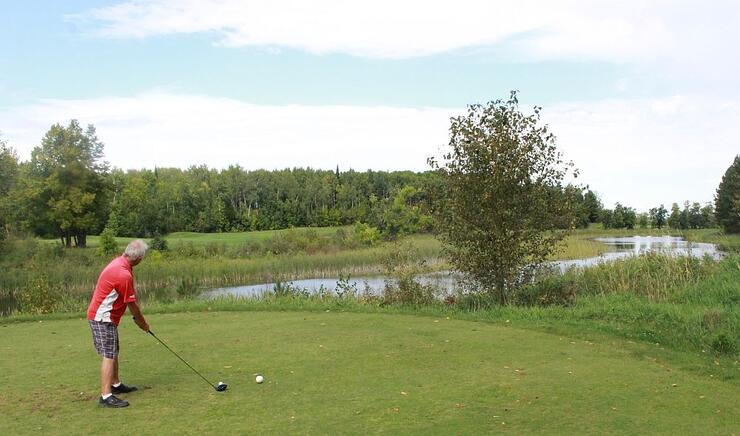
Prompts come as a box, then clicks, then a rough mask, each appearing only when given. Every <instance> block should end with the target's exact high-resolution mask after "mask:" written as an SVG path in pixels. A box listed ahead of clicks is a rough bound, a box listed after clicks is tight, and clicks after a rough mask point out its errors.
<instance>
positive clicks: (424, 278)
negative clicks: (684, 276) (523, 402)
mask: <svg viewBox="0 0 740 436" xmlns="http://www.w3.org/2000/svg"><path fill="white" fill-rule="evenodd" d="M596 240H597V241H599V242H601V243H602V244H604V245H605V246H606V248H605V249H606V251H605V252H604V253H603V254H602V255H601V256H597V257H590V258H585V259H574V260H563V261H557V262H552V263H551V265H553V266H555V267H558V268H560V270H561V271H563V272H564V271H566V270H568V269H569V268H574V267H577V268H584V267H588V266H591V265H595V264H597V263H599V262H608V261H612V260H616V259H620V258H624V257H628V256H636V255H639V254H641V253H645V252H648V251H653V252H663V253H668V254H672V255H677V256H696V257H704V256H705V255H708V256H711V257H713V258H715V259H719V258H720V257H721V253H720V252H719V251H718V250H717V247H716V246H715V245H714V244H707V243H702V242H688V241H686V240H684V239H683V238H679V237H673V236H631V237H621V238H596ZM340 279H341V278H340V277H334V278H313V279H302V280H293V281H290V282H285V283H282V284H281V285H286V284H288V283H289V284H290V286H291V287H293V288H298V289H300V290H305V291H308V292H309V293H319V292H327V293H336V291H337V285H338V284H339V287H340V292H341V289H342V286H346V285H350V286H352V287H354V288H355V289H356V290H357V291H359V292H368V293H371V294H380V293H381V292H382V290H383V288H384V286H385V281H386V279H387V277H384V276H368V277H352V278H350V279H349V280H348V281H346V280H345V281H343V282H340ZM459 279H460V276H459V275H458V274H456V273H451V272H449V271H442V272H436V273H430V274H423V275H420V276H419V277H418V280H419V282H421V283H422V284H424V285H433V286H435V287H436V288H438V289H442V290H447V291H450V292H451V291H453V290H454V289H455V287H456V286H457V284H458V282H459ZM276 285H277V283H260V284H255V285H247V286H233V287H226V288H215V289H210V290H207V291H205V292H203V293H202V294H201V298H204V299H213V298H218V297H223V296H235V297H260V296H262V295H264V294H267V293H269V292H272V291H273V290H274V288H275V286H276Z"/></svg>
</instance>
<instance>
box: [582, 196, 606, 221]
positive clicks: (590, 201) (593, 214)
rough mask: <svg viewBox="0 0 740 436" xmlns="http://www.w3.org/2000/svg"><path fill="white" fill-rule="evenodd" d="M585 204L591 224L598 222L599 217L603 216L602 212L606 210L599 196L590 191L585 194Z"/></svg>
mask: <svg viewBox="0 0 740 436" xmlns="http://www.w3.org/2000/svg"><path fill="white" fill-rule="evenodd" d="M583 204H584V206H585V208H586V212H587V213H588V221H589V222H591V223H595V222H596V221H598V220H599V216H600V215H601V210H602V209H603V208H604V205H602V204H601V200H600V199H599V196H598V195H597V194H596V193H595V192H594V191H592V190H590V189H589V190H588V191H586V193H585V194H583Z"/></svg>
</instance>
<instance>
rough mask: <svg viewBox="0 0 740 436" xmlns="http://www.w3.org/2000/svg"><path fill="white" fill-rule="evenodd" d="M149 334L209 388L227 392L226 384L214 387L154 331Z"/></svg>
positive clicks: (221, 383)
mask: <svg viewBox="0 0 740 436" xmlns="http://www.w3.org/2000/svg"><path fill="white" fill-rule="evenodd" d="M147 333H149V334H150V335H152V336H153V337H154V339H156V340H157V342H159V343H160V344H162V345H164V347H165V348H166V349H168V350H170V352H171V353H172V354H174V355H175V356H177V358H178V359H180V360H182V363H184V364H185V365H187V366H188V368H190V369H192V370H193V372H194V373H196V374H198V375H199V376H200V378H202V379H203V380H204V381H205V382H206V383H208V385H209V386H211V387H212V388H213V389H215V390H216V391H218V392H223V391H225V390H226V388H227V387H228V385H227V384H226V383H223V382H218V385H214V384H213V383H211V382H209V381H208V379H206V378H205V377H203V376H202V375H201V373H199V372H198V371H196V370H195V368H193V367H192V366H190V364H189V363H188V362H186V361H185V359H183V358H182V357H180V355H179V354H177V353H175V352H174V351H173V350H172V348H170V347H168V346H167V344H165V343H164V342H162V340H161V339H159V338H158V337H157V335H155V334H154V332H153V331H151V330H149V331H147Z"/></svg>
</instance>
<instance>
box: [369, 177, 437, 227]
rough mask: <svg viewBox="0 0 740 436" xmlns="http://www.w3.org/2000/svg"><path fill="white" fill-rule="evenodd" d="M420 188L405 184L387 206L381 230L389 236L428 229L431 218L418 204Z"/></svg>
mask: <svg viewBox="0 0 740 436" xmlns="http://www.w3.org/2000/svg"><path fill="white" fill-rule="evenodd" d="M418 194H419V190H418V189H416V188H415V187H413V186H404V187H403V188H401V189H400V190H399V191H398V193H397V194H396V195H395V197H394V198H393V201H392V202H391V203H390V204H389V205H388V206H387V207H386V208H385V213H384V214H383V219H382V222H381V226H380V230H381V231H382V232H383V233H384V234H385V235H386V236H387V237H389V238H395V237H396V236H400V235H408V234H411V233H418V232H419V231H421V230H428V229H429V227H430V225H431V223H430V218H429V217H428V216H426V215H424V214H423V213H422V211H421V208H420V207H419V205H418V197H417V195H418Z"/></svg>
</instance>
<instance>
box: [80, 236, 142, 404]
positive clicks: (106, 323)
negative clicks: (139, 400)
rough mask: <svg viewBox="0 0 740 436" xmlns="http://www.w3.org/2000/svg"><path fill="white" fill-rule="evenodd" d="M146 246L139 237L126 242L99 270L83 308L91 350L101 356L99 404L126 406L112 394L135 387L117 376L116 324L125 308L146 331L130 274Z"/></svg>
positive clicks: (125, 391) (123, 392) (121, 392)
mask: <svg viewBox="0 0 740 436" xmlns="http://www.w3.org/2000/svg"><path fill="white" fill-rule="evenodd" d="M147 248H149V247H148V246H147V245H146V243H145V242H144V241H142V240H141V239H137V240H135V241H132V242H131V243H130V244H128V246H127V247H126V251H124V252H123V255H122V256H120V257H117V258H115V259H113V261H112V262H111V263H109V264H108V266H106V267H105V269H103V271H102V272H101V273H100V277H98V283H97V284H96V285H95V291H94V292H93V295H92V301H90V306H88V308H87V322H88V324H90V329H92V336H93V343H94V344H95V350H96V351H97V352H98V354H99V355H100V356H101V357H102V358H103V362H102V363H101V364H100V401H99V404H100V406H103V407H126V406H128V401H126V400H121V399H118V398H116V396H115V395H113V394H127V393H129V392H133V391H135V390H137V389H136V387H135V386H126V385H125V384H123V383H121V379H120V378H119V377H118V350H119V347H118V323H119V322H120V321H121V317H122V316H123V313H124V312H125V311H126V307H128V310H129V311H130V312H131V314H132V315H133V316H134V322H136V325H138V326H139V328H140V329H142V330H144V331H145V332H148V331H149V324H147V323H146V319H145V318H144V315H142V314H141V310H139V305H138V304H136V290H135V289H134V273H133V268H134V267H135V266H136V265H138V264H139V263H140V262H141V260H142V259H144V254H146V250H147Z"/></svg>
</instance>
